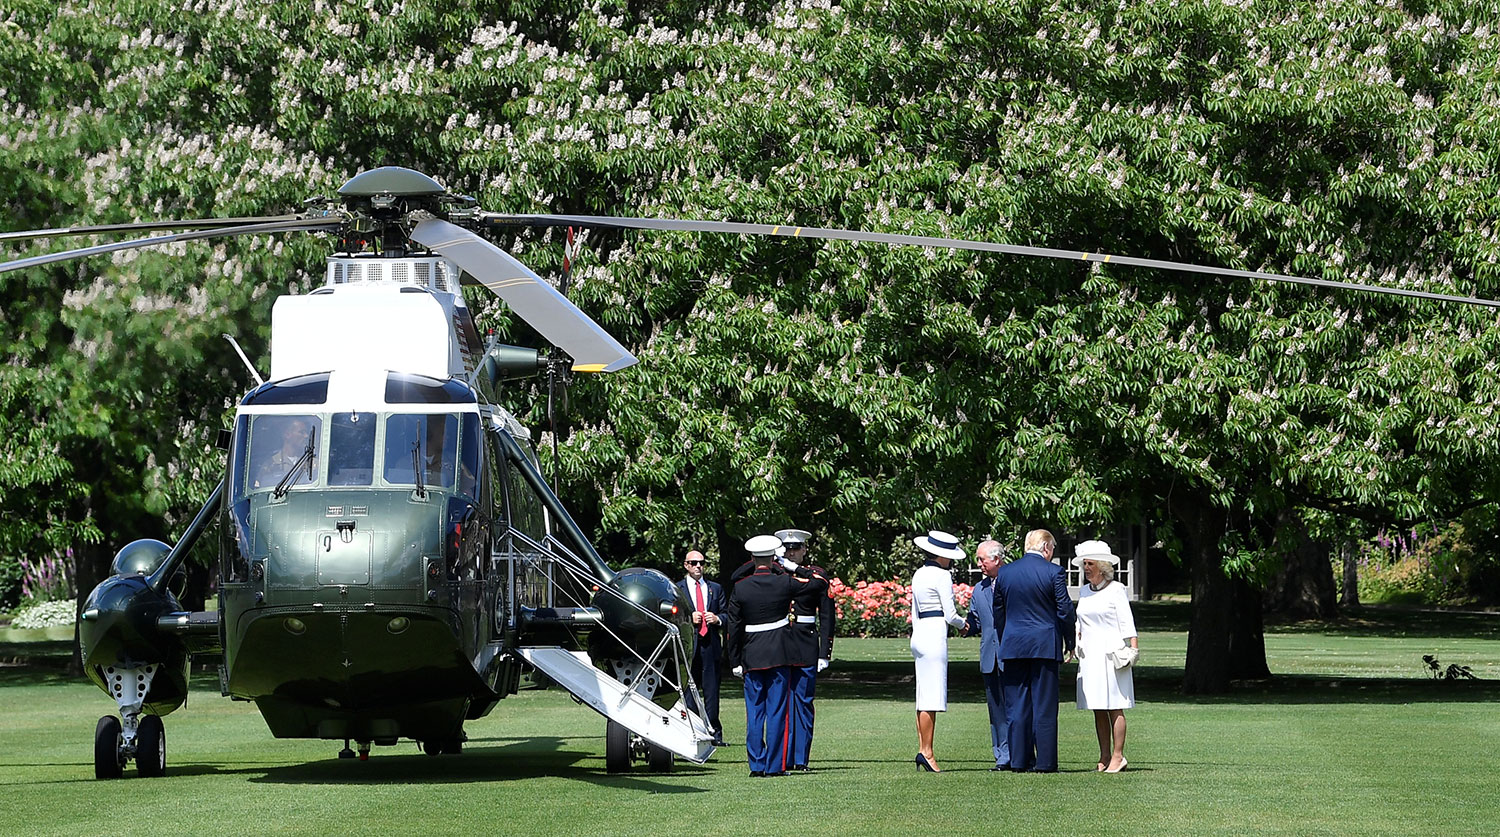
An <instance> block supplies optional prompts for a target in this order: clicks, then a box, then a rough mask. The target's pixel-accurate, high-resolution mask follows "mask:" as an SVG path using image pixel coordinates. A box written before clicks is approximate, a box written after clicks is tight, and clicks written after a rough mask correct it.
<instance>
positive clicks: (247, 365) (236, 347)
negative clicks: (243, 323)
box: [222, 331, 266, 386]
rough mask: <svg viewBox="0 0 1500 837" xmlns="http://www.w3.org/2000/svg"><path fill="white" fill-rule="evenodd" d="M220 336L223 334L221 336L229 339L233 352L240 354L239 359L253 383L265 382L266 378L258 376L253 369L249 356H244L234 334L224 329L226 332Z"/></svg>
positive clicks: (259, 384)
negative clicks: (253, 380) (248, 371)
mask: <svg viewBox="0 0 1500 837" xmlns="http://www.w3.org/2000/svg"><path fill="white" fill-rule="evenodd" d="M222 336H223V338H224V339H225V340H228V341H229V345H231V346H233V347H234V353H235V354H237V355H239V356H240V360H241V361H244V363H245V368H246V369H249V370H250V377H252V378H254V379H255V385H256V386H262V385H264V384H265V382H266V379H265V378H262V377H261V376H260V373H259V372H257V371H255V366H254V365H253V364H252V363H250V358H248V357H245V350H244V349H241V348H240V343H239V341H238V340H235V339H234V335H232V334H230V333H229V332H227V331H226V332H224V333H223V335H222Z"/></svg>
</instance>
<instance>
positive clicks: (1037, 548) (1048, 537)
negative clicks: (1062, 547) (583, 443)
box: [1026, 529, 1057, 552]
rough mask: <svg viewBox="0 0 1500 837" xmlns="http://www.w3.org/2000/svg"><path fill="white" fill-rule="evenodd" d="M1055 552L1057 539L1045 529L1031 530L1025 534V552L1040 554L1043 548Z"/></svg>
mask: <svg viewBox="0 0 1500 837" xmlns="http://www.w3.org/2000/svg"><path fill="white" fill-rule="evenodd" d="M1044 547H1045V548H1048V549H1052V550H1053V551H1056V550H1057V538H1054V537H1052V533H1051V532H1048V531H1047V530H1046V529H1032V530H1031V531H1030V532H1027V533H1026V551H1027V552H1041V551H1042V549H1043V548H1044Z"/></svg>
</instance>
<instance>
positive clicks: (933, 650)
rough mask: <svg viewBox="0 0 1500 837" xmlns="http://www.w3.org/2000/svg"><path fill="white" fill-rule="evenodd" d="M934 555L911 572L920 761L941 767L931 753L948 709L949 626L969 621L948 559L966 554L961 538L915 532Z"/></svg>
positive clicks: (921, 544) (930, 768) (927, 767)
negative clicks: (956, 596) (957, 602)
mask: <svg viewBox="0 0 1500 837" xmlns="http://www.w3.org/2000/svg"><path fill="white" fill-rule="evenodd" d="M912 542H913V543H915V544H916V545H917V546H918V547H920V548H921V549H922V551H924V552H926V553H927V554H928V555H929V556H931V557H929V558H928V559H927V561H926V562H925V563H923V564H922V566H921V567H919V568H918V569H917V571H916V573H914V574H913V575H912V577H911V655H912V657H913V658H914V659H915V660H916V662H917V758H916V762H917V765H918V766H920V767H921V768H922V769H923V770H928V771H931V772H933V773H940V772H942V771H941V769H940V768H939V767H938V763H937V758H936V757H935V756H933V754H932V736H933V733H934V732H935V731H936V729H937V713H939V712H945V711H947V709H948V626H949V625H952V626H953V627H955V628H962V627H963V626H964V618H963V617H962V616H959V615H958V610H957V608H955V607H954V605H953V575H952V573H950V572H949V570H948V565H949V564H951V563H952V562H953V561H954V559H957V558H962V557H964V551H963V550H962V549H959V548H958V539H957V538H955V537H953V536H952V535H950V534H948V533H947V532H928V533H927V534H926V535H923V536H921V537H918V538H913V539H912Z"/></svg>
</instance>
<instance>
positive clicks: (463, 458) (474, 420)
mask: <svg viewBox="0 0 1500 837" xmlns="http://www.w3.org/2000/svg"><path fill="white" fill-rule="evenodd" d="M459 451H460V453H459V461H458V491H459V493H460V494H467V495H469V496H470V497H473V498H475V499H479V469H480V467H481V465H480V454H482V453H483V452H484V438H483V437H482V436H481V435H480V432H479V416H478V415H476V414H474V413H466V414H465V415H464V438H463V446H462V447H460V448H459Z"/></svg>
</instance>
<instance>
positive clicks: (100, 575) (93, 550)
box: [68, 543, 114, 675]
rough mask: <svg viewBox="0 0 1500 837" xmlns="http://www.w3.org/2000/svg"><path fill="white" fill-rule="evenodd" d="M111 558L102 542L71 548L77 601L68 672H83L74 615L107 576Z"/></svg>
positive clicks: (79, 673)
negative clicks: (71, 656)
mask: <svg viewBox="0 0 1500 837" xmlns="http://www.w3.org/2000/svg"><path fill="white" fill-rule="evenodd" d="M113 559H114V555H113V554H112V553H111V552H110V551H109V547H107V546H105V545H104V544H98V543H85V544H79V545H78V546H77V547H75V548H74V549H73V582H74V583H75V584H76V585H77V586H78V602H77V605H76V607H75V608H74V617H75V618H74V620H73V662H72V663H70V664H69V666H68V673H69V674H75V675H82V674H83V649H82V647H81V646H80V645H79V644H78V620H77V618H76V617H77V615H78V614H81V613H83V603H84V601H85V600H87V599H88V597H89V594H90V593H92V592H94V588H95V587H98V586H99V582H101V581H103V580H104V579H106V578H108V577H109V568H110V563H111V562H112V561H113Z"/></svg>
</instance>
